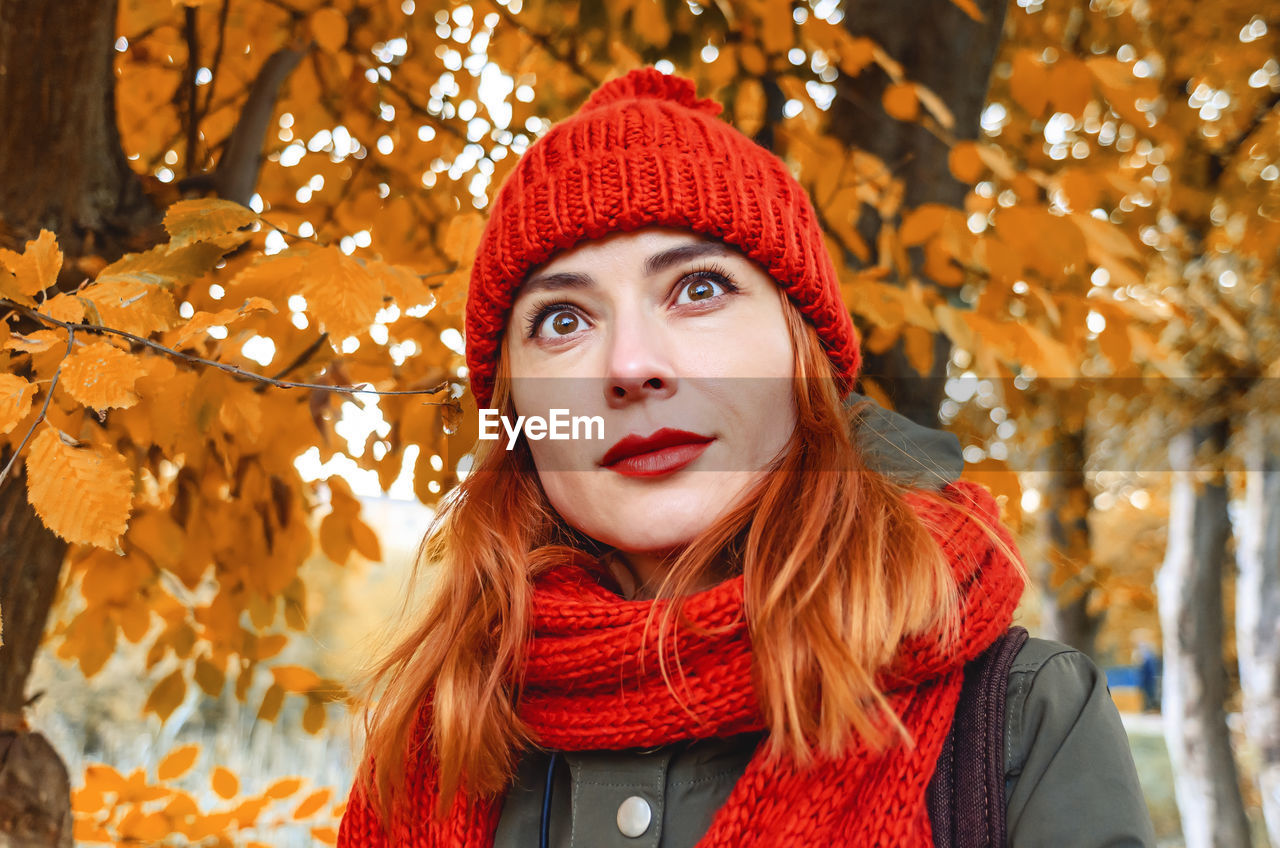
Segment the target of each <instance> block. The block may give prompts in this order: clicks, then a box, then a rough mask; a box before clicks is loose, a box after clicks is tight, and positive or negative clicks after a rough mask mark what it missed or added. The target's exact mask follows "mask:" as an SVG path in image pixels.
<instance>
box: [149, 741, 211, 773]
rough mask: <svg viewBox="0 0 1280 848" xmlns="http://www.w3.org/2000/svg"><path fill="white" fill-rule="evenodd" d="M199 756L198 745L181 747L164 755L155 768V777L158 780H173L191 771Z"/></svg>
mask: <svg viewBox="0 0 1280 848" xmlns="http://www.w3.org/2000/svg"><path fill="white" fill-rule="evenodd" d="M198 756H200V746H199V745H183V746H182V747H181V748H174V749H173V750H172V751H170V752H169V753H167V754H165V756H164V759H163V760H161V761H160V765H158V766H156V777H157V778H158V779H159V780H174V779H175V778H179V777H182V776H183V775H184V774H186V773H187V772H189V771H191V768H192V766H194V765H195V764H196V757H198Z"/></svg>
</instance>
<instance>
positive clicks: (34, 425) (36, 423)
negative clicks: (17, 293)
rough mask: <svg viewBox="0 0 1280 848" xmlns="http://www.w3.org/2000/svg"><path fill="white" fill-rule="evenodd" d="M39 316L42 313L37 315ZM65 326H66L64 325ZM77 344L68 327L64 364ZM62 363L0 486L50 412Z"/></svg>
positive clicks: (73, 334)
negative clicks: (46, 414) (50, 404)
mask: <svg viewBox="0 0 1280 848" xmlns="http://www.w3.org/2000/svg"><path fill="white" fill-rule="evenodd" d="M19 309H21V310H22V311H24V312H30V311H31V310H28V309H27V308H26V307H19ZM35 314H36V315H39V314H40V313H38V312H37V313H35ZM64 326H65V325H64ZM75 343H76V331H75V328H74V327H67V352H66V353H64V354H63V355H62V362H66V361H67V357H68V356H70V355H71V349H72V348H73V347H74V346H75ZM62 362H59V363H58V370H57V371H54V372H53V380H51V381H50V382H49V391H47V392H46V393H45V396H44V404H43V405H42V406H41V407H40V414H39V415H37V416H36V420H35V421H32V422H31V427H30V429H28V430H27V435H25V436H23V437H22V442H21V444H19V445H18V449H17V450H15V451H14V452H13V456H11V457H9V461H8V462H6V463H5V464H4V471H3V472H0V486H3V485H5V484H6V483H8V482H9V472H10V471H12V470H13V464H14V463H15V462H17V461H18V457H20V456H22V449H23V448H25V447H26V446H27V442H28V441H30V440H31V435H32V434H33V433H34V432H35V431H36V428H37V427H39V426H40V422H41V421H43V420H44V416H45V413H46V412H48V411H49V401H51V400H52V399H53V390H54V389H55V388H57V386H58V378H59V377H60V376H62Z"/></svg>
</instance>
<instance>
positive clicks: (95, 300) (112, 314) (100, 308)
mask: <svg viewBox="0 0 1280 848" xmlns="http://www.w3.org/2000/svg"><path fill="white" fill-rule="evenodd" d="M80 297H81V302H82V303H84V304H85V306H86V317H87V318H88V319H89V323H93V324H97V325H99V326H103V327H112V328H114V329H117V330H124V331H125V332H128V333H133V334H134V335H139V336H147V335H150V334H151V333H153V332H155V331H157V330H167V329H169V328H171V327H173V326H175V325H177V323H178V321H179V320H180V319H179V316H178V307H177V306H176V305H175V304H174V302H173V295H171V294H170V293H169V292H168V291H166V290H165V289H164V288H163V287H162V286H161V285H160V284H159V283H157V282H148V281H146V280H143V279H130V278H116V279H113V280H108V281H106V282H103V281H102V280H98V281H96V282H94V283H93V284H92V285H89V286H86V287H85V288H84V289H82V290H81V295H80Z"/></svg>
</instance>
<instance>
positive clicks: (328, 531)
mask: <svg viewBox="0 0 1280 848" xmlns="http://www.w3.org/2000/svg"><path fill="white" fill-rule="evenodd" d="M327 482H328V485H329V495H330V505H331V506H332V510H331V511H330V512H329V514H328V515H326V516H325V517H324V518H323V519H322V520H321V522H320V547H321V549H323V550H324V552H325V555H326V556H327V557H329V559H331V560H333V561H334V562H336V563H338V564H339V565H345V564H346V562H347V560H348V559H350V557H351V554H352V552H353V551H354V552H358V553H359V554H360V555H361V556H363V557H364V558H365V559H369V560H373V561H375V562H376V561H378V560H381V559H382V549H381V547H380V546H379V544H378V536H377V534H376V533H374V532H373V529H372V528H371V527H369V525H368V524H365V523H364V522H363V521H361V520H360V501H358V500H356V498H355V496H354V495H353V494H351V487H350V486H349V485H348V484H347V482H346V481H345V480H343V479H342V478H341V477H337V476H334V477H330V478H329V479H328V481H327Z"/></svg>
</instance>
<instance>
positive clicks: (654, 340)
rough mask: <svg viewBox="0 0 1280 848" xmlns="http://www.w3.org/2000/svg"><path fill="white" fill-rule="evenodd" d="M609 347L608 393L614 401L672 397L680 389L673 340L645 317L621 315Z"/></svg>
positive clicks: (606, 391)
mask: <svg viewBox="0 0 1280 848" xmlns="http://www.w3.org/2000/svg"><path fill="white" fill-rule="evenodd" d="M611 335H612V338H611V340H610V345H609V351H608V364H607V373H606V377H605V394H606V395H607V400H608V402H609V403H610V405H614V406H622V405H626V404H629V403H634V402H636V401H639V400H643V399H646V398H654V399H657V398H663V397H669V396H670V395H671V394H673V393H674V392H675V390H676V380H677V378H676V373H675V368H674V366H673V361H674V357H673V351H672V350H671V345H670V343H669V342H670V340H669V339H667V338H666V337H665V335H664V334H663V332H662V331H661V329H660V328H659V327H656V326H651V325H650V323H649V322H648V321H646V320H645V319H644V318H643V317H628V316H619V320H618V321H617V322H616V323H615V324H614V327H613V333H612V334H611Z"/></svg>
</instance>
